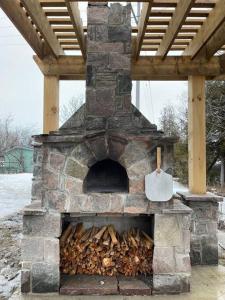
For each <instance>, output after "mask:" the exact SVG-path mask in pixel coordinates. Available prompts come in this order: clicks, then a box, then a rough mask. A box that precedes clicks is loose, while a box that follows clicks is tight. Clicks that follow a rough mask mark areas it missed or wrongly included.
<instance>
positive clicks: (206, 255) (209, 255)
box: [201, 235, 218, 265]
mask: <svg viewBox="0 0 225 300" xmlns="http://www.w3.org/2000/svg"><path fill="white" fill-rule="evenodd" d="M201 246H202V247H201V249H202V264H203V265H217V264H218V240H217V236H216V235H214V236H202V237H201Z"/></svg>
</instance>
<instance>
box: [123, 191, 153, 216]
mask: <svg viewBox="0 0 225 300" xmlns="http://www.w3.org/2000/svg"><path fill="white" fill-rule="evenodd" d="M147 210H148V200H147V198H146V196H145V195H132V194H129V195H128V196H127V198H126V201H125V207H124V213H130V214H142V213H147Z"/></svg>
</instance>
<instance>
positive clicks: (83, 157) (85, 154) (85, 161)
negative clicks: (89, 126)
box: [71, 143, 95, 166]
mask: <svg viewBox="0 0 225 300" xmlns="http://www.w3.org/2000/svg"><path fill="white" fill-rule="evenodd" d="M71 156H72V157H73V158H74V159H75V160H76V161H78V162H80V163H81V164H82V165H86V166H88V165H90V164H93V162H95V158H94V157H93V154H92V152H91V150H90V149H89V148H88V147H87V145H86V144H85V143H81V144H79V145H77V146H76V147H75V148H74V150H73V151H72V154H71Z"/></svg>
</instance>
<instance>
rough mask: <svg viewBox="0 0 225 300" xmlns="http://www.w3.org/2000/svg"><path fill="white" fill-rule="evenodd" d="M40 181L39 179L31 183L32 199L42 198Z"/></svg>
mask: <svg viewBox="0 0 225 300" xmlns="http://www.w3.org/2000/svg"><path fill="white" fill-rule="evenodd" d="M42 187H43V186H42V180H41V179H37V180H36V179H34V180H33V181H32V189H31V195H32V199H41V198H42Z"/></svg>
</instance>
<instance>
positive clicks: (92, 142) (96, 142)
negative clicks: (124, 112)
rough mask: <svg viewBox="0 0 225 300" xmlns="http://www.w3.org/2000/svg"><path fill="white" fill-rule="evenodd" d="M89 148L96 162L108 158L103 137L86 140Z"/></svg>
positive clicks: (105, 141)
mask: <svg viewBox="0 0 225 300" xmlns="http://www.w3.org/2000/svg"><path fill="white" fill-rule="evenodd" d="M87 144H88V146H89V148H90V149H91V150H92V152H93V154H94V156H95V158H96V160H97V161H101V160H103V159H106V158H107V157H108V149H107V140H106V139H105V136H102V135H101V136H97V137H94V138H89V139H88V140H87Z"/></svg>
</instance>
